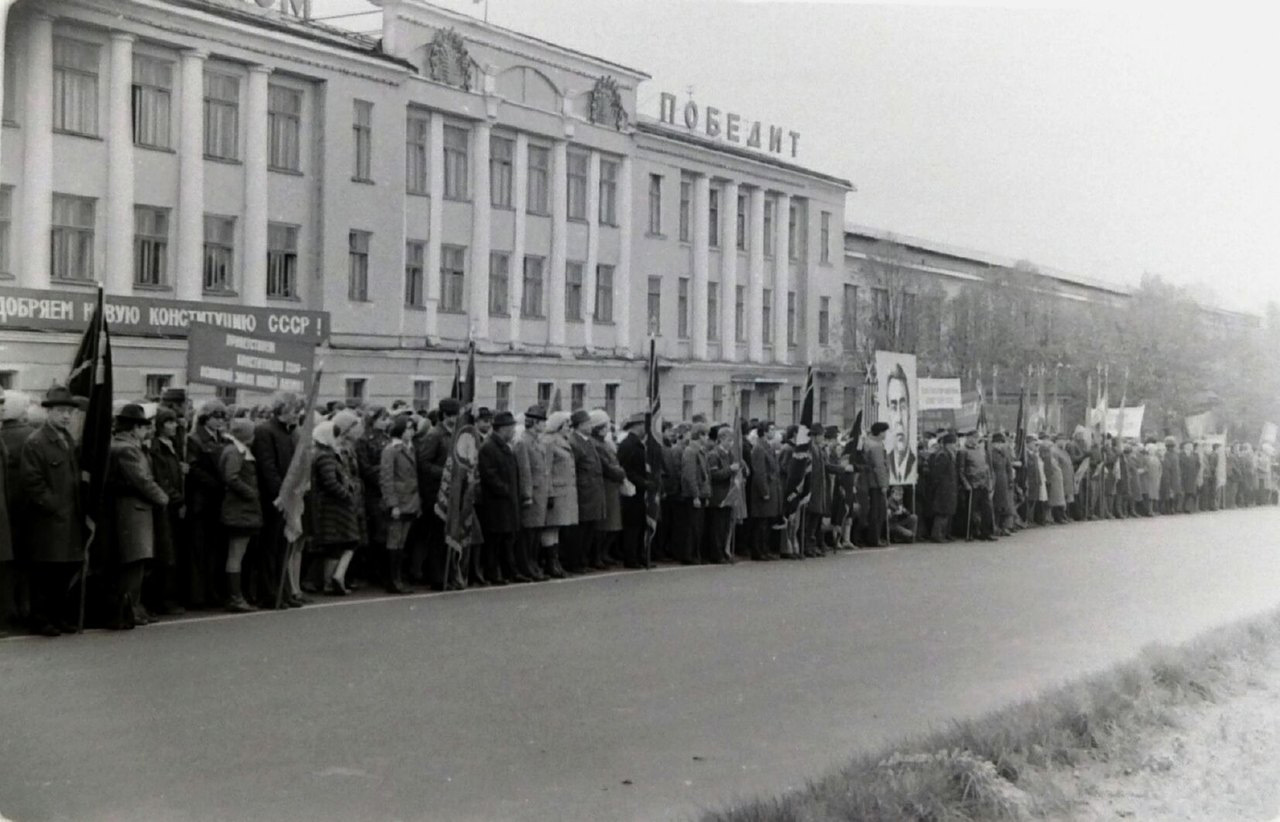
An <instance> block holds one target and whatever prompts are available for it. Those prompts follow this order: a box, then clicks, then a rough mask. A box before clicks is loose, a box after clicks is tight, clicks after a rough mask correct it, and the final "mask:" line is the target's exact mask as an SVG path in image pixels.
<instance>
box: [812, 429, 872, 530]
mask: <svg viewBox="0 0 1280 822" xmlns="http://www.w3.org/2000/svg"><path fill="white" fill-rule="evenodd" d="M809 450H810V452H811V454H812V457H813V462H812V463H811V465H810V468H809V507H808V511H809V513H810V514H814V515H816V516H820V517H825V516H826V515H827V514H828V513H830V512H831V466H830V465H829V464H828V463H827V452H826V449H824V448H814V447H813V446H812V445H811V446H809ZM881 453H884V451H883V449H881ZM885 470H886V471H887V470H888V469H887V468H886V469H885ZM884 487H885V488H887V487H888V486H884Z"/></svg>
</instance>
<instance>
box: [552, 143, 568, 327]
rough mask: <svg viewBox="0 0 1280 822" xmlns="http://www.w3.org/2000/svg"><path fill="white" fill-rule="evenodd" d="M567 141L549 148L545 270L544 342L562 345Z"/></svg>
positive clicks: (566, 228) (566, 226)
mask: <svg viewBox="0 0 1280 822" xmlns="http://www.w3.org/2000/svg"><path fill="white" fill-rule="evenodd" d="M568 170H569V142H568V141H567V140H556V141H555V143H553V144H552V149H551V266H550V267H551V270H550V271H548V272H547V342H548V343H549V344H551V345H564V340H565V337H564V263H565V249H566V247H567V245H568V242H567V241H568V237H567V235H568V232H569V201H568V196H569V181H568V178H567V177H566V176H565V175H566V174H567V173H568Z"/></svg>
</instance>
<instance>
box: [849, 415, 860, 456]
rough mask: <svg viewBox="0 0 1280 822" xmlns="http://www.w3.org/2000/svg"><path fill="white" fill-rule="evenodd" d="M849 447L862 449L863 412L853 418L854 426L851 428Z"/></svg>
mask: <svg viewBox="0 0 1280 822" xmlns="http://www.w3.org/2000/svg"><path fill="white" fill-rule="evenodd" d="M848 447H849V448H853V449H855V450H858V451H861V450H862V412H861V411H859V412H858V415H857V416H856V417H854V418H853V427H852V428H850V429H849V446H848Z"/></svg>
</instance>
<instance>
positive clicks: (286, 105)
mask: <svg viewBox="0 0 1280 822" xmlns="http://www.w3.org/2000/svg"><path fill="white" fill-rule="evenodd" d="M301 145H302V92H300V91H298V90H297V89H292V88H285V87H284V86H274V85H273V86H270V87H269V88H268V89H267V150H268V158H267V165H269V166H270V167H271V168H275V169H279V170H281V171H301V170H302V160H301V152H302V149H301Z"/></svg>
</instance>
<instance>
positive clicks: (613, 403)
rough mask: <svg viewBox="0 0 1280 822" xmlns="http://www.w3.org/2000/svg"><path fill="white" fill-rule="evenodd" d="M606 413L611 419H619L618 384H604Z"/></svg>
mask: <svg viewBox="0 0 1280 822" xmlns="http://www.w3.org/2000/svg"><path fill="white" fill-rule="evenodd" d="M604 411H605V413H606V414H608V415H609V419H611V420H617V419H618V384H617V383H616V382H607V383H605V384H604Z"/></svg>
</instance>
